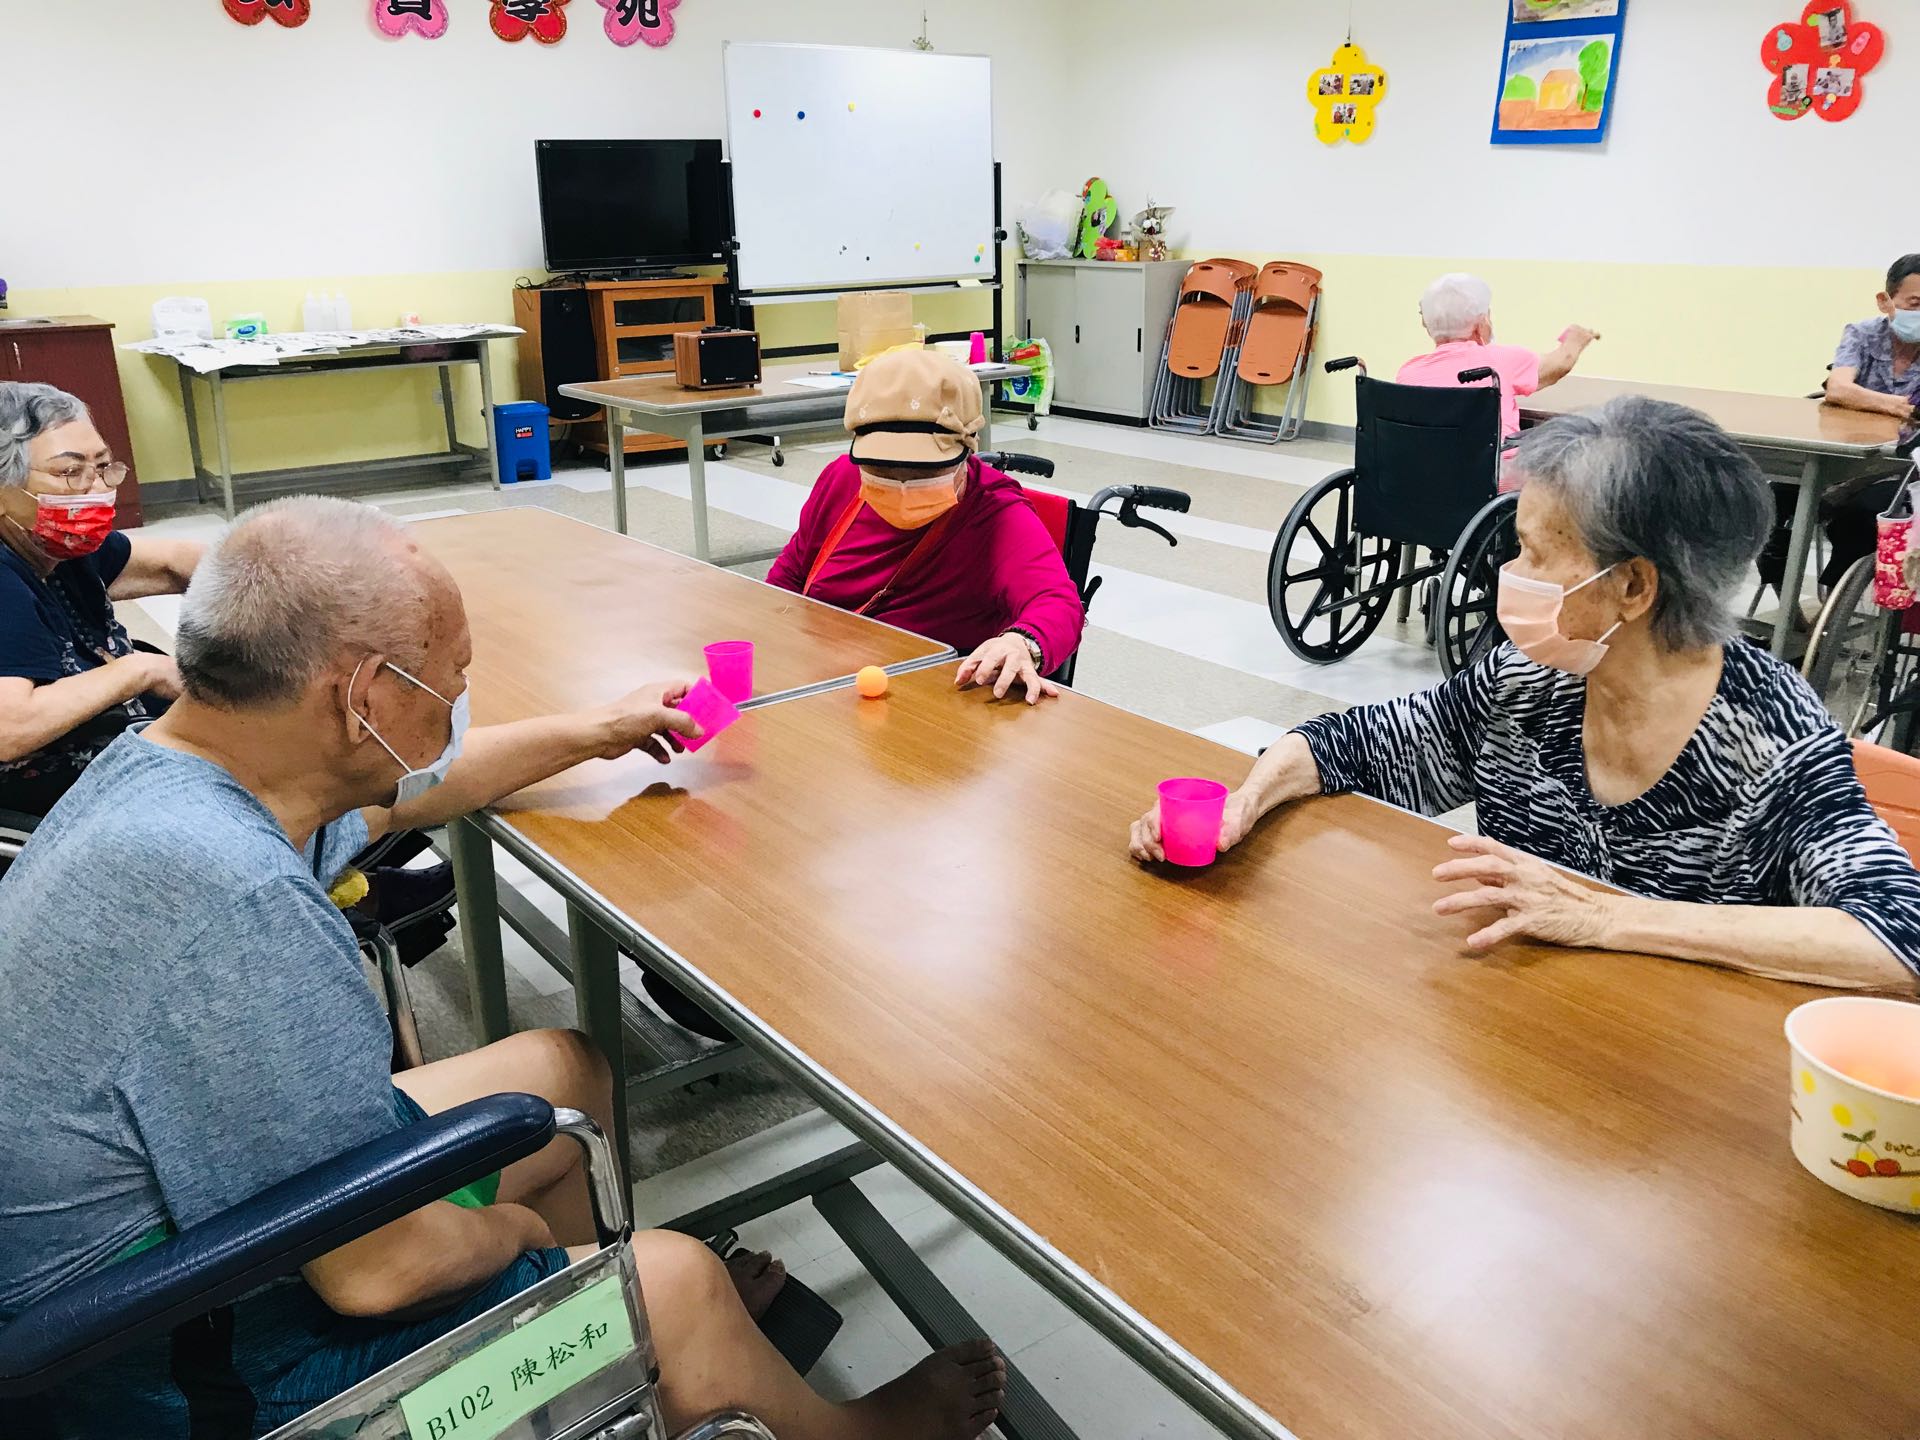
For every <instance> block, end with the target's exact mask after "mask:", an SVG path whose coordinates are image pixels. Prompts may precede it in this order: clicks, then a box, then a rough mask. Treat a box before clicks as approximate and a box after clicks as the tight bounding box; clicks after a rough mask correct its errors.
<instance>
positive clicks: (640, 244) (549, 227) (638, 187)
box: [534, 140, 731, 271]
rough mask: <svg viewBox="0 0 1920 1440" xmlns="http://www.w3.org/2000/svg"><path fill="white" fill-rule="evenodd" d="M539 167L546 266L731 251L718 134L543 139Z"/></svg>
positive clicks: (605, 266) (599, 265) (630, 265)
mask: <svg viewBox="0 0 1920 1440" xmlns="http://www.w3.org/2000/svg"><path fill="white" fill-rule="evenodd" d="M534 165H535V169H536V171H537V172H538V175H539V181H540V233H541V238H542V241H543V242H544V244H545V247H546V252H547V268H548V269H549V270H555V271H566V270H631V269H646V268H651V267H655V266H667V265H709V264H712V263H714V262H716V261H720V260H724V259H726V256H727V245H728V243H729V241H730V239H731V236H730V235H729V233H728V230H729V225H728V219H727V200H726V178H725V171H724V170H723V168H722V166H721V163H720V142H719V141H718V140H536V141H535V142H534Z"/></svg>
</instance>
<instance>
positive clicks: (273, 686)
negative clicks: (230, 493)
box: [175, 495, 429, 707]
mask: <svg viewBox="0 0 1920 1440" xmlns="http://www.w3.org/2000/svg"><path fill="white" fill-rule="evenodd" d="M405 536H406V530H405V528H404V527H403V526H402V525H401V524H400V523H399V522H398V521H397V520H395V519H394V518H393V517H392V516H390V515H387V514H385V513H384V512H382V511H379V510H376V509H374V508H373V507H372V506H371V505H359V504H355V503H354V502H353V501H351V500H336V499H328V498H324V497H322V496H318V495H301V496H296V497H294V498H293V499H290V500H279V501H275V502H274V503H273V504H271V505H263V506H261V507H260V508H259V509H257V510H252V511H249V512H248V513H247V514H246V515H244V516H242V517H241V518H240V520H239V521H237V522H236V523H235V524H234V526H233V527H232V528H231V529H230V530H228V531H227V533H226V535H225V536H224V537H223V538H222V539H221V540H220V541H219V542H218V543H217V544H216V545H215V546H214V547H213V548H212V549H211V550H209V551H208V552H207V554H206V557H205V558H204V559H202V560H201V562H200V565H199V568H198V569H197V570H195V572H194V576H193V583H192V584H191V585H190V586H188V587H187V597H186V599H185V601H184V602H182V604H181V607H180V629H179V633H178V635H177V636H176V637H175V638H176V644H177V652H178V653H177V657H176V658H177V660H178V662H179V665H180V675H181V679H182V680H183V681H184V682H185V684H186V690H187V693H188V694H189V695H191V696H192V697H193V698H194V699H196V700H202V701H206V702H208V703H209V704H214V705H220V706H224V707H233V706H241V705H276V704H285V703H289V702H291V701H294V700H297V699H298V698H299V697H300V696H301V695H302V694H304V693H305V691H306V689H307V687H308V686H309V685H311V684H312V683H313V682H314V680H315V679H317V678H318V677H319V676H320V675H321V674H322V673H324V672H325V670H326V668H327V666H328V665H330V664H332V663H333V662H334V661H335V660H336V659H338V658H339V656H340V655H341V653H342V652H343V651H348V650H352V649H356V648H357V649H360V650H363V651H365V652H366V653H368V654H372V653H374V652H376V651H377V652H379V653H381V654H384V655H389V656H391V657H393V660H394V663H395V664H397V665H400V666H403V667H404V668H406V669H409V670H415V671H416V672H417V670H418V668H419V667H420V666H421V665H422V664H423V663H424V662H425V660H426V653H425V652H426V632H427V623H428V616H427V610H428V601H429V596H428V593H427V587H426V582H425V578H424V576H423V574H422V573H421V571H420V570H419V568H418V567H417V566H415V565H412V564H409V563H408V561H407V559H406V557H405V555H404V554H403V553H402V548H401V547H402V545H403V544H404V542H405Z"/></svg>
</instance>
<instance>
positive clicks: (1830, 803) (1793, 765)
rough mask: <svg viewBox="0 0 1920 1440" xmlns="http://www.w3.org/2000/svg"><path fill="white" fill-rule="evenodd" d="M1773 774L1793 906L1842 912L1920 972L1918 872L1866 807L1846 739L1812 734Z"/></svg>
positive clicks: (1831, 734) (1833, 734)
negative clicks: (1776, 781) (1777, 780)
mask: <svg viewBox="0 0 1920 1440" xmlns="http://www.w3.org/2000/svg"><path fill="white" fill-rule="evenodd" d="M1774 773H1775V774H1776V775H1777V776H1780V777H1782V779H1783V783H1782V784H1781V785H1780V788H1779V791H1778V794H1777V796H1776V804H1777V805H1778V806H1779V807H1780V813H1779V816H1778V819H1779V822H1780V825H1781V830H1782V832H1783V833H1782V839H1783V841H1784V844H1785V857H1786V866H1787V884H1788V888H1789V890H1790V891H1791V893H1792V897H1793V902H1794V904H1796V905H1809V906H1825V907H1830V908H1832V909H1835V910H1844V911H1846V913H1847V914H1849V915H1851V916H1853V918H1854V919H1856V920H1858V921H1859V922H1860V923H1861V924H1862V925H1864V926H1866V927H1867V929H1868V930H1870V931H1872V932H1873V934H1874V936H1875V937H1876V938H1878V939H1879V941H1880V942H1881V944H1883V945H1885V946H1886V947H1887V949H1889V950H1890V951H1892V952H1893V954H1894V957H1895V958H1896V959H1898V960H1899V961H1900V962H1901V963H1902V964H1904V965H1906V966H1907V967H1908V968H1909V969H1911V970H1913V971H1915V972H1916V973H1920V871H1916V870H1915V869H1914V866H1913V861H1912V859H1911V858H1910V857H1909V856H1908V855H1907V852H1906V851H1905V850H1904V849H1902V848H1901V846H1900V842H1899V841H1898V840H1896V839H1895V838H1894V835H1893V831H1892V830H1890V829H1889V828H1887V825H1886V822H1885V821H1883V820H1881V819H1880V817H1879V816H1878V815H1875V814H1874V813H1873V810H1872V808H1871V807H1870V806H1869V805H1868V804H1867V796H1866V792H1865V791H1864V790H1862V789H1861V788H1860V779H1859V776H1858V775H1857V774H1856V773H1855V771H1854V768H1853V752H1852V750H1851V749H1850V748H1849V747H1848V745H1847V742H1846V739H1845V738H1844V737H1843V736H1842V735H1841V734H1840V732H1839V731H1838V730H1835V729H1829V730H1826V731H1823V732H1821V733H1819V734H1816V735H1811V736H1809V737H1807V739H1805V740H1803V741H1801V742H1800V743H1799V744H1797V745H1795V746H1794V747H1792V749H1791V750H1789V751H1788V752H1787V753H1786V754H1785V755H1784V756H1783V757H1782V763H1781V764H1780V765H1778V766H1776V767H1775V772H1774Z"/></svg>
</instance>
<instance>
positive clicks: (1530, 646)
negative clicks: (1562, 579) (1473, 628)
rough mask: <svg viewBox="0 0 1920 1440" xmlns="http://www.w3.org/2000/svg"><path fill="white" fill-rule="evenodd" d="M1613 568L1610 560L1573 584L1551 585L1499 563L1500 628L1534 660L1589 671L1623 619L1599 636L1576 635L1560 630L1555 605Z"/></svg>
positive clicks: (1576, 671)
mask: <svg viewBox="0 0 1920 1440" xmlns="http://www.w3.org/2000/svg"><path fill="white" fill-rule="evenodd" d="M1613 570H1614V567H1613V566H1611V565H1609V566H1608V567H1607V568H1606V569H1605V570H1602V571H1601V572H1600V573H1599V574H1598V575H1589V576H1588V577H1587V578H1586V579H1584V580H1582V581H1581V582H1580V583H1579V584H1578V585H1556V584H1554V583H1553V582H1552V581H1551V580H1535V579H1533V578H1532V577H1530V576H1527V575H1516V574H1514V573H1513V565H1512V563H1511V562H1509V563H1508V564H1506V565H1503V566H1501V567H1500V596H1499V599H1498V601H1497V602H1496V604H1495V609H1496V611H1497V613H1498V614H1499V616H1500V628H1501V629H1503V630H1505V631H1506V632H1507V638H1508V639H1509V640H1511V641H1512V642H1513V643H1514V646H1515V648H1517V649H1518V650H1519V651H1520V653H1521V654H1522V655H1524V656H1526V657H1527V658H1528V659H1529V660H1531V661H1533V663H1534V664H1536V665H1545V666H1547V667H1548V668H1550V669H1553V670H1564V671H1566V672H1567V674H1569V675H1591V674H1592V673H1593V670H1594V667H1595V666H1596V665H1598V664H1599V663H1600V662H1601V661H1602V660H1604V659H1606V658H1607V649H1608V646H1607V641H1608V640H1610V639H1611V638H1613V632H1614V631H1615V630H1618V629H1619V628H1620V627H1621V626H1622V625H1624V624H1625V623H1626V622H1625V621H1624V620H1616V621H1615V622H1614V624H1613V626H1612V628H1611V629H1609V630H1608V631H1607V633H1606V634H1605V635H1602V636H1601V637H1600V638H1599V639H1598V640H1575V639H1573V638H1571V637H1570V636H1566V635H1562V634H1561V633H1560V608H1561V606H1563V605H1565V604H1566V603H1567V596H1569V595H1571V594H1573V592H1574V591H1576V590H1584V589H1586V588H1587V586H1589V585H1591V584H1593V582H1594V581H1596V580H1599V579H1601V578H1602V577H1604V576H1607V575H1611V574H1612V573H1613Z"/></svg>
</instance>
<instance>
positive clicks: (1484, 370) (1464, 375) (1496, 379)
mask: <svg viewBox="0 0 1920 1440" xmlns="http://www.w3.org/2000/svg"><path fill="white" fill-rule="evenodd" d="M1459 380H1460V383H1461V384H1462V385H1478V384H1479V383H1480V382H1481V381H1482V380H1491V381H1493V388H1494V389H1496V390H1498V389H1499V388H1500V372H1499V371H1497V370H1493V369H1490V368H1488V367H1487V366H1485V365H1482V366H1480V367H1479V368H1478V369H1476V370H1462V371H1461V372H1460V375H1459Z"/></svg>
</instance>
